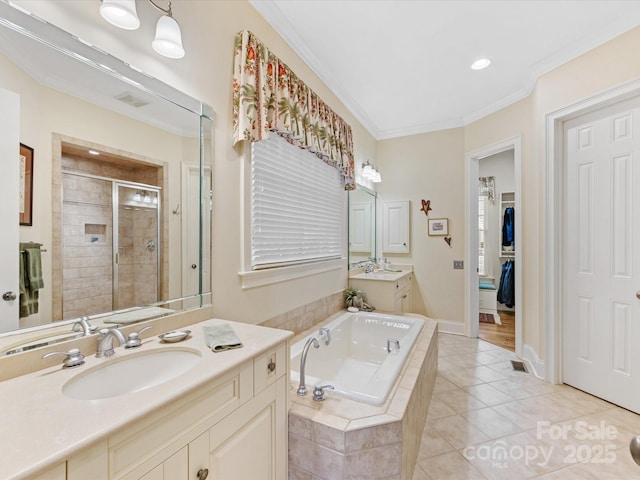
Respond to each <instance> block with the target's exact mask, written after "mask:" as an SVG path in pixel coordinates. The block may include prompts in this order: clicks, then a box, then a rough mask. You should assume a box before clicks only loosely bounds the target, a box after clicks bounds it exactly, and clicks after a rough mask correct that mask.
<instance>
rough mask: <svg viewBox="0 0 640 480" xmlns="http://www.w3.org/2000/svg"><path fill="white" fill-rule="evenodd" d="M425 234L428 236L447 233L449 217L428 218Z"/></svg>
mask: <svg viewBox="0 0 640 480" xmlns="http://www.w3.org/2000/svg"><path fill="white" fill-rule="evenodd" d="M427 234H428V235H430V236H436V235H444V236H446V235H449V219H448V218H430V219H429V223H428V227H427Z"/></svg>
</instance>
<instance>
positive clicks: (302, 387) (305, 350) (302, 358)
mask: <svg viewBox="0 0 640 480" xmlns="http://www.w3.org/2000/svg"><path fill="white" fill-rule="evenodd" d="M311 345H313V348H320V344H319V343H318V339H317V338H316V337H311V338H310V339H309V340H307V343H305V344H304V347H303V348H302V355H300V386H299V387H298V395H300V396H301V397H304V396H305V395H306V394H307V386H306V385H305V379H304V369H305V366H306V363H307V353H309V347H310V346H311Z"/></svg>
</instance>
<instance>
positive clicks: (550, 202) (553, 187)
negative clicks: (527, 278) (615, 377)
mask: <svg viewBox="0 0 640 480" xmlns="http://www.w3.org/2000/svg"><path fill="white" fill-rule="evenodd" d="M639 97H640V81H638V80H636V81H633V82H629V83H627V84H624V85H621V86H619V87H616V88H613V89H611V90H608V91H606V92H603V93H601V94H598V95H595V96H593V97H590V98H587V99H585V100H582V101H580V102H578V103H576V104H573V105H570V106H568V107H565V108H562V109H560V110H557V111H555V112H551V113H549V114H548V115H547V121H546V137H547V142H546V143H547V165H546V170H547V173H546V191H547V201H546V209H545V216H546V222H545V230H546V248H545V259H544V264H545V267H546V268H545V278H544V280H545V312H544V314H545V318H546V324H545V327H546V328H545V370H546V372H545V374H546V375H545V377H546V378H545V379H546V380H547V381H550V382H553V383H563V382H564V381H565V361H566V359H565V356H566V354H565V351H564V350H565V345H564V338H563V331H564V330H565V329H564V325H565V321H566V319H565V315H566V308H567V306H566V305H565V304H566V303H567V302H568V301H569V300H568V299H567V298H565V297H566V295H565V292H563V288H562V287H563V283H564V276H565V268H564V267H565V264H566V263H567V260H566V258H565V257H566V256H567V255H569V254H571V253H572V251H576V249H575V248H574V249H572V250H570V251H568V252H567V251H564V250H563V248H562V247H563V244H564V240H565V238H564V235H565V233H566V230H565V222H566V221H567V213H568V212H565V209H564V206H565V198H566V195H567V194H566V192H565V191H564V188H565V186H566V183H567V181H566V179H565V149H566V148H567V143H568V141H567V138H566V134H565V124H567V122H570V121H571V120H573V119H575V118H577V117H580V116H584V115H589V114H591V113H593V112H596V111H598V110H599V111H601V112H602V113H605V111H606V110H604V109H607V108H608V107H611V106H615V105H617V107H614V109H613V111H610V112H607V115H609V116H611V115H613V119H615V120H622V122H621V123H622V124H623V125H624V124H625V123H627V125H628V122H625V120H623V117H625V116H628V113H629V112H628V110H629V105H628V104H627V105H625V104H624V103H623V102H625V101H627V100H630V99H636V98H639ZM633 116H635V115H632V117H633ZM584 118H587V119H588V117H584ZM620 127H621V125H618V126H614V128H612V129H611V131H610V135H613V134H614V133H615V131H616V129H618V130H619V129H620ZM625 128H626V127H625ZM637 128H638V127H637V122H636V125H635V126H634V127H632V128H631V129H629V131H630V132H633V136H634V137H635V138H638V133H637ZM611 138H614V137H613V136H612V137H611ZM584 139H585V135H584V134H583V140H584ZM637 155H638V154H637V153H636V154H635V158H633V159H632V161H631V162H632V163H636V165H635V167H634V168H632V172H631V175H633V171H634V170H635V171H636V173H635V174H636V175H637V170H638V169H637ZM623 157H624V156H622V157H621V156H619V155H612V156H611V157H610V159H609V162H610V163H617V165H616V166H615V167H616V168H618V169H620V168H621V166H622V165H623V164H624V163H625V162H626V160H624V159H623ZM614 160H615V162H614ZM610 166H611V165H610ZM625 168H626V167H625ZM587 170H588V168H585V169H584V171H585V172H586V171H587ZM620 171H621V170H620ZM583 173H584V172H583ZM625 177H626V175H621V176H618V177H617V178H616V177H615V176H614V177H612V178H611V179H610V180H615V181H616V182H617V183H618V184H620V182H621V181H622V180H624V179H625ZM629 179H631V178H630V177H629ZM594 180H595V178H594ZM624 183H625V182H624V181H622V184H623V185H624ZM635 184H637V181H636V182H635ZM614 186H615V187H616V188H615V189H614V188H611V187H614ZM594 187H595V182H594ZM608 188H611V192H612V193H614V195H613V197H610V198H609V199H607V200H605V201H606V202H609V201H611V200H613V201H614V204H615V203H618V205H622V204H624V203H626V202H627V200H624V198H625V196H624V195H622V193H623V191H624V189H626V188H627V187H626V186H625V187H622V185H616V184H614V183H612V184H611V185H610V186H609V187H608ZM629 188H630V189H631V188H633V185H632V186H631V187H629ZM583 191H585V190H584V188H583ZM628 191H632V190H628ZM594 192H595V190H594ZM627 194H628V193H627ZM636 194H637V193H636ZM621 195H622V196H621ZM625 195H626V194H625ZM616 197H617V198H616ZM605 198H606V196H605ZM594 201H595V200H594ZM632 203H633V205H634V206H636V205H637V198H636V199H633V200H632ZM583 211H584V209H583ZM633 211H634V209H632V210H631V212H633ZM631 212H629V213H631ZM635 215H637V212H636V213H635ZM615 216H616V215H614V214H613V212H610V214H609V215H608V217H612V218H604V219H602V220H603V221H602V222H600V221H599V222H598V224H597V225H604V229H605V231H607V232H608V233H609V235H610V236H611V238H610V240H612V239H613V240H614V242H615V238H618V239H620V238H623V237H624V235H622V237H621V236H620V231H617V230H618V229H617V228H613V229H611V228H608V227H607V226H606V225H608V224H609V225H610V223H609V222H610V221H611V220H612V219H613V217H615ZM598 220H600V217H599V218H598ZM628 224H629V223H628V222H621V225H622V226H625V225H628ZM594 225H595V224H594ZM637 225H638V223H637V220H636V223H635V227H634V230H633V232H634V233H633V235H634V236H633V241H632V242H631V244H632V246H633V248H634V249H637V245H638V236H640V234H638V233H637V228H638V227H637ZM614 231H616V233H614ZM613 245H614V246H615V243H614V244H613ZM594 246H595V245H594ZM614 250H618V252H620V249H618V248H617V246H616V248H615V249H614ZM611 253H614V252H613V251H609V252H606V256H605V259H604V261H605V263H607V262H609V263H610V262H611V258H610V254H611ZM614 257H615V255H614ZM583 258H584V257H583ZM587 258H588V256H587ZM634 258H635V260H634V261H635V262H636V263H635V265H633V267H634V268H633V272H637V271H638V270H640V268H639V267H638V263H637V262H638V261H639V260H640V258H639V256H638V254H635V255H634ZM599 261H600V260H599ZM616 263H617V262H614V264H613V265H610V272H609V273H612V272H615V271H616V269H617V265H616ZM618 276H620V277H624V275H618ZM617 280H618V279H616V282H612V283H618V282H617ZM636 288H637V284H636ZM607 289H608V287H607ZM603 293H608V292H603ZM636 295H637V292H635V293H634V292H633V291H632V292H631V294H628V293H627V294H622V296H618V295H616V298H615V299H614V301H609V307H610V308H609V309H608V311H607V312H606V315H607V317H609V316H610V315H609V314H614V315H613V317H616V316H617V319H614V321H613V322H610V321H609V320H606V317H605V320H603V319H602V317H601V316H599V315H598V316H596V315H595V313H596V312H595V305H596V302H597V301H598V299H597V298H596V297H595V296H593V297H592V298H591V299H589V297H588V295H585V294H583V295H580V296H581V297H582V298H583V299H584V301H580V302H579V303H581V304H582V306H586V304H588V303H589V302H590V301H591V302H592V304H593V305H594V315H593V317H592V318H593V319H594V322H595V321H597V322H603V321H604V322H606V323H608V324H609V325H608V327H609V328H607V330H608V331H607V337H605V338H595V337H594V335H592V334H588V335H583V338H582V339H581V340H580V341H581V342H582V344H583V345H585V344H588V342H586V341H585V340H586V339H588V338H591V339H593V340H594V347H595V348H600V347H601V346H602V345H601V344H602V343H609V344H611V341H612V340H614V341H615V342H617V343H618V345H617V346H615V348H614V349H613V350H610V356H609V358H608V359H607V363H608V366H607V367H608V369H609V370H613V369H615V370H623V369H624V367H623V368H619V366H620V365H624V364H625V362H626V361H627V359H625V358H624V357H625V356H626V355H627V354H629V355H631V357H630V358H629V360H630V361H631V364H632V365H633V362H635V363H636V364H637V363H638V361H639V360H638V355H639V352H638V349H637V348H636V349H635V351H634V348H633V346H634V343H635V344H637V342H638V338H639V335H640V329H638V322H637V319H638V317H639V316H640V314H639V313H638V308H640V307H639V306H638V305H639V302H640V301H639V300H638V299H637V298H635V296H636ZM625 303H627V305H629V306H628V307H625V306H624V304H625ZM621 306H622V308H620V307H621ZM614 307H615V308H614ZM626 309H630V311H628V315H627V314H626V313H625V312H624V310H626ZM583 310H584V311H585V312H588V309H587V308H584V309H583ZM621 313H624V314H622V315H621ZM588 317H589V315H586V314H585V315H582V318H583V319H585V318H588ZM628 318H631V319H632V320H633V321H632V322H630V323H628V322H627V319H628ZM584 323H585V322H584V320H583V324H584ZM586 323H589V322H586ZM613 323H617V325H616V326H615V327H614V325H613ZM593 325H594V328H595V323H594V324H593ZM626 325H628V326H629V330H628V333H624V334H620V333H619V332H620V331H621V330H620V329H621V328H622V327H623V329H622V331H624V328H626ZM615 330H617V331H618V332H617V333H615ZM582 332H583V334H584V331H582ZM594 333H595V331H594ZM571 334H572V335H574V336H576V335H578V333H577V332H571ZM623 338H624V340H626V341H627V342H630V343H631V348H630V349H627V348H624V347H625V346H624V343H625V342H624V341H619V340H623ZM609 346H610V345H609ZM617 347H620V348H619V349H618V348H617ZM607 348H608V347H607ZM592 351H594V350H592ZM578 352H579V351H578ZM580 353H581V352H579V355H578V356H580ZM569 355H570V354H569ZM574 356H575V355H574ZM582 356H583V357H585V356H586V355H582ZM593 358H594V360H595V351H594V355H593ZM579 361H582V362H588V361H589V360H588V359H581V360H579ZM617 374H620V373H617ZM632 375H635V373H634V372H632ZM635 381H637V377H636V379H635ZM603 382H608V380H603ZM606 387H612V388H614V389H615V388H617V387H616V386H615V382H612V383H611V384H609V385H605V390H606ZM636 391H637V387H636ZM589 393H594V394H595V395H598V393H596V391H595V390H593V391H591V392H589ZM605 398H606V397H605ZM610 401H612V402H615V403H618V402H616V400H613V399H612V400H610ZM622 402H624V404H625V405H628V406H627V407H626V408H629V409H632V410H634V411H639V410H640V405H639V404H638V397H637V395H631V396H629V398H627V396H623V398H622ZM634 402H635V403H634Z"/></svg>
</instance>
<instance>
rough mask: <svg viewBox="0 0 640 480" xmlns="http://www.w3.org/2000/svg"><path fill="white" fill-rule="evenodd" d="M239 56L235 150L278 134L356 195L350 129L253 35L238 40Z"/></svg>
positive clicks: (245, 33)
mask: <svg viewBox="0 0 640 480" xmlns="http://www.w3.org/2000/svg"><path fill="white" fill-rule="evenodd" d="M234 50H235V52H234V53H235V59H234V66H233V136H234V145H235V144H236V143H237V142H239V141H240V140H249V141H252V142H256V141H260V140H263V139H266V138H268V136H269V133H270V132H276V133H277V134H278V135H281V136H283V137H285V138H286V139H287V140H288V141H289V142H290V143H292V144H294V145H297V146H299V147H301V148H305V149H308V150H309V151H310V152H312V153H315V154H316V155H318V157H320V158H322V159H323V160H324V161H325V162H327V163H328V164H329V165H332V166H335V167H336V168H337V169H338V170H340V172H341V173H342V178H343V182H344V185H345V189H347V190H352V189H354V188H355V176H354V162H353V138H352V133H351V127H350V126H349V125H348V124H347V123H346V122H345V121H344V120H343V119H342V118H341V117H340V116H339V115H338V114H336V113H335V112H334V111H333V110H332V109H331V108H329V107H328V106H327V104H325V103H324V102H323V101H322V100H321V99H320V98H319V97H318V95H316V93H315V92H314V91H313V90H311V89H310V88H309V87H308V86H307V85H305V84H304V83H303V82H302V81H301V80H300V79H299V78H298V77H297V76H296V75H295V73H293V72H292V71H291V70H290V69H289V67H287V66H286V65H285V64H284V63H283V62H282V61H280V59H279V58H278V57H276V56H275V55H273V54H272V53H271V52H270V51H269V50H268V49H267V48H266V47H265V46H264V44H263V43H262V42H260V40H258V39H257V38H256V36H255V35H254V34H252V33H251V32H249V31H247V30H245V31H243V32H239V33H238V34H237V35H236V39H235V45H234Z"/></svg>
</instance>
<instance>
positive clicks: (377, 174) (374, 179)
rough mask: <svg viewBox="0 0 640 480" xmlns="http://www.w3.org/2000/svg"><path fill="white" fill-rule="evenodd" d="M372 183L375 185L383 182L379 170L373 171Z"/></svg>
mask: <svg viewBox="0 0 640 480" xmlns="http://www.w3.org/2000/svg"><path fill="white" fill-rule="evenodd" d="M371 181H372V182H373V183H380V182H381V181H382V176H381V175H380V172H379V171H378V170H375V169H374V170H373V176H372V177H371Z"/></svg>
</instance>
